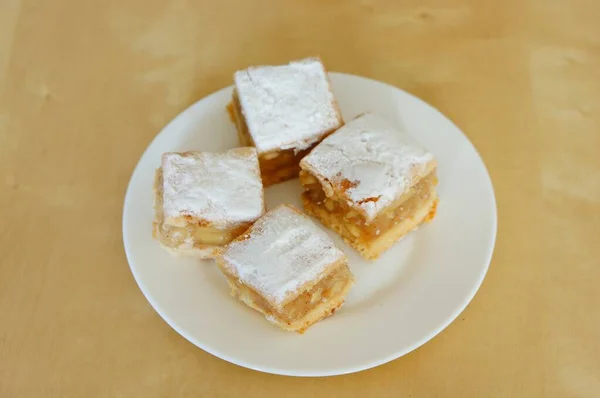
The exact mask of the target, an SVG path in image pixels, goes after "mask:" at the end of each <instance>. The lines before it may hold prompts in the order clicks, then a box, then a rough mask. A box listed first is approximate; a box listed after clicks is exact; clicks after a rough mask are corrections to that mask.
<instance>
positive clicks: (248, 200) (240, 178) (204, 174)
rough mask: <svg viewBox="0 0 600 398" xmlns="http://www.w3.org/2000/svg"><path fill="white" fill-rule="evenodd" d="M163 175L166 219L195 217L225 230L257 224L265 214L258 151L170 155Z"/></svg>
mask: <svg viewBox="0 0 600 398" xmlns="http://www.w3.org/2000/svg"><path fill="white" fill-rule="evenodd" d="M162 173H163V211H164V214H165V217H166V218H169V217H171V218H177V217H182V216H191V217H195V218H199V219H202V220H206V221H208V222H209V223H211V224H212V225H214V226H216V227H219V228H224V227H231V226H235V225H236V224H239V223H243V222H251V221H254V220H255V219H257V218H258V217H260V216H261V214H262V213H263V211H264V201H263V186H262V182H261V179H260V170H259V166H258V157H257V154H256V151H255V150H254V148H238V149H232V150H230V151H227V152H224V153H208V152H185V153H166V154H164V155H163V158H162Z"/></svg>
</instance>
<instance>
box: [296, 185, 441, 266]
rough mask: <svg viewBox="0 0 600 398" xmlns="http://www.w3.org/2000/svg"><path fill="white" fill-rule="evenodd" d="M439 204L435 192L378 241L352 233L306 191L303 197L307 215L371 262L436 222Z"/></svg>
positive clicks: (385, 232)
mask: <svg viewBox="0 0 600 398" xmlns="http://www.w3.org/2000/svg"><path fill="white" fill-rule="evenodd" d="M438 202H439V199H438V197H437V194H436V193H435V191H434V192H432V194H431V195H430V196H429V198H428V199H427V200H426V201H424V202H423V203H422V204H421V205H420V206H418V207H417V208H415V210H414V211H413V213H412V214H406V215H404V218H403V219H402V220H400V222H398V223H397V224H396V225H394V226H393V227H391V228H390V229H388V230H387V231H384V232H383V233H381V234H380V235H379V236H377V237H376V238H374V239H371V240H365V239H361V237H360V236H359V237H356V236H354V235H352V234H351V233H349V232H348V228H346V226H345V225H346V224H347V223H348V221H347V220H345V219H344V218H343V216H342V215H340V214H339V213H333V212H329V211H328V210H327V209H326V208H325V207H323V206H322V205H318V204H316V203H314V202H313V201H312V200H311V199H310V196H309V195H308V194H307V193H306V192H305V193H303V194H302V204H303V205H304V209H305V210H306V212H307V213H308V214H310V215H312V216H314V217H316V218H317V219H319V221H321V223H323V224H324V225H325V226H326V227H328V228H330V229H332V230H334V231H335V232H337V233H338V234H339V235H340V236H341V237H342V238H343V239H344V241H345V242H346V243H347V244H348V245H350V246H351V247H353V248H354V249H355V250H357V251H358V252H359V253H360V254H361V255H362V256H363V257H364V258H366V259H367V260H374V259H376V258H378V257H379V256H380V255H381V253H383V252H384V251H386V250H387V249H389V248H390V247H392V246H393V245H394V243H396V242H397V241H398V240H400V239H401V238H402V237H404V236H405V235H406V234H408V233H409V232H411V231H413V230H415V229H417V228H418V227H419V226H420V225H421V224H423V223H424V222H428V221H431V220H433V219H434V218H435V214H436V211H437V205H438Z"/></svg>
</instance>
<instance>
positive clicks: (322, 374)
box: [121, 71, 498, 377]
mask: <svg viewBox="0 0 600 398" xmlns="http://www.w3.org/2000/svg"><path fill="white" fill-rule="evenodd" d="M328 73H329V74H331V75H340V76H343V77H350V78H354V79H358V80H363V81H366V82H368V83H370V84H376V85H382V86H385V87H386V88H388V89H392V90H396V91H400V92H402V93H404V94H406V95H408V96H409V97H410V98H411V100H414V101H416V102H418V103H419V104H420V105H421V106H424V107H427V108H430V109H431V110H433V111H434V112H436V113H437V114H438V115H439V116H441V117H442V118H444V119H446V120H447V121H448V122H449V123H450V124H451V125H452V126H453V127H454V128H455V129H456V130H458V131H459V132H460V133H461V135H462V136H463V138H464V139H465V141H466V142H467V144H468V145H469V146H470V147H471V149H473V151H474V152H475V154H476V155H477V158H478V159H479V161H480V163H481V166H482V167H483V171H484V172H485V177H487V178H486V185H487V187H486V188H487V189H486V190H489V193H490V198H491V203H490V205H491V209H490V210H491V211H492V213H493V214H492V216H493V217H491V221H492V225H491V226H490V227H491V235H490V244H489V250H488V253H487V256H486V261H485V267H482V269H481V271H480V273H479V275H478V278H477V281H476V283H475V284H474V285H473V287H472V288H471V291H469V293H468V295H466V296H465V297H466V298H467V299H465V300H464V301H463V302H462V303H461V305H459V306H458V307H457V308H456V310H455V311H454V313H453V314H451V316H449V317H447V319H446V321H444V322H441V323H440V325H439V326H438V327H437V328H435V329H433V330H432V331H431V332H430V333H428V334H425V335H424V336H423V337H422V338H421V339H419V340H418V341H416V342H415V343H413V344H412V345H408V346H406V347H405V348H404V349H403V350H399V351H395V352H393V353H392V354H390V355H388V356H385V357H381V358H379V359H376V360H372V361H369V362H364V363H361V365H354V366H347V367H344V368H335V369H333V370H327V371H316V372H310V371H295V372H294V371H289V370H286V369H278V368H274V367H270V366H258V365H256V364H251V363H246V362H244V361H240V360H238V359H236V358H235V357H232V356H230V355H228V354H224V353H221V352H217V351H218V350H213V349H212V348H211V347H209V346H207V345H205V344H203V343H202V342H201V341H199V340H198V339H196V338H195V337H193V336H191V335H190V334H188V333H187V332H185V331H184V330H180V328H179V327H177V326H176V324H175V322H174V321H172V320H171V319H170V317H169V316H168V315H167V314H166V313H165V312H164V311H163V310H162V309H161V307H160V306H159V305H158V304H157V303H156V302H155V301H154V299H153V298H152V297H151V295H150V294H149V293H148V292H147V290H146V288H145V287H144V284H143V283H141V280H140V276H139V274H137V272H136V270H135V267H133V266H132V265H131V261H130V258H131V254H130V249H128V244H127V238H126V236H127V230H128V227H127V224H126V212H127V208H128V204H129V202H131V200H132V199H131V196H132V195H133V194H132V193H131V192H132V189H131V188H132V184H133V181H134V179H135V177H136V175H137V174H138V173H140V163H141V160H142V159H143V158H144V156H145V155H146V153H147V151H148V150H149V149H150V148H151V147H152V144H153V143H154V142H155V141H156V140H157V139H158V138H159V137H160V136H161V135H162V134H163V133H164V132H165V131H167V130H168V129H169V127H171V126H172V125H174V124H176V123H177V122H178V120H180V119H182V118H183V117H184V114H187V113H188V112H189V111H190V110H191V109H192V108H194V107H195V106H197V105H198V104H199V103H200V102H202V101H204V100H205V99H207V98H209V97H211V96H213V95H216V94H218V93H220V92H222V91H225V90H230V89H232V88H233V85H229V86H226V87H223V88H221V89H219V90H216V91H213V92H211V93H209V94H207V95H205V96H204V97H202V98H200V99H198V100H196V101H194V102H193V103H191V104H190V105H188V106H187V107H186V108H185V109H183V110H182V111H181V112H179V113H178V114H177V115H176V116H175V117H174V118H172V119H171V120H170V121H169V122H168V123H167V124H165V125H164V126H163V127H162V128H161V129H160V131H159V132H158V133H157V134H156V135H155V136H154V137H153V138H152V140H151V141H150V142H149V143H148V144H147V145H146V148H145V149H144V151H143V152H142V154H141V155H140V157H139V159H138V161H137V163H136V166H135V168H134V169H133V172H132V173H131V177H130V179H129V182H128V184H127V189H126V192H125V198H124V201H123V210H122V231H121V233H122V238H123V247H124V251H125V257H126V259H127V264H128V266H129V269H130V271H131V273H132V274H133V277H134V280H135V282H136V284H137V285H138V288H139V289H140V290H141V292H142V294H143V295H144V297H145V298H146V300H147V301H148V303H149V304H150V305H151V306H152V308H153V309H154V311H156V313H157V314H158V315H159V316H160V317H161V318H162V320H163V321H164V322H165V323H166V324H167V325H169V326H170V327H171V328H172V329H173V330H175V331H176V332H177V333H178V334H179V335H180V336H182V337H183V338H184V339H185V340H187V341H188V342H190V343H192V344H193V345H195V346H196V347H198V348H200V349H202V350H204V351H205V352H207V353H209V354H210V355H212V356H214V357H216V358H218V359H221V360H224V361H227V362H230V363H232V364H234V365H237V366H240V367H243V368H246V369H252V370H254V371H259V372H263V373H268V374H274V375H281V376H292V377H328V376H337V375H344V374H351V373H356V372H360V371H363V370H368V369H372V368H375V367H378V366H381V365H384V364H386V363H388V362H391V361H394V360H396V359H398V358H400V357H403V356H405V355H407V354H408V353H410V352H412V351H415V350H416V349H418V348H419V347H421V346H423V345H424V344H426V343H427V342H429V341H430V340H432V339H433V338H434V337H436V336H437V335H438V334H440V333H441V332H442V331H444V330H445V329H446V328H447V327H448V326H449V325H450V324H452V323H453V322H454V321H455V320H456V318H458V316H459V315H460V314H461V313H462V312H463V311H464V310H465V309H466V308H467V307H468V306H469V304H470V303H471V302H472V301H473V298H474V297H475V295H476V294H477V292H478V291H479V289H480V288H481V285H482V284H483V281H484V279H485V277H486V275H487V273H488V271H489V268H490V266H491V262H492V259H493V255H494V251H495V246H496V240H497V233H498V205H497V201H496V194H495V190H494V185H493V183H492V178H491V175H490V173H489V170H488V168H487V165H486V163H485V161H484V159H483V157H482V156H481V154H480V153H479V151H478V150H477V148H476V147H475V145H473V143H472V142H471V140H470V139H469V137H468V136H467V135H466V134H465V133H464V131H463V130H462V129H460V128H459V127H458V126H457V125H456V123H455V122H454V121H453V120H452V119H451V118H450V117H448V116H446V115H445V114H443V113H442V112H441V111H439V110H438V109H437V108H436V107H435V106H433V105H431V104H429V103H427V102H425V101H424V100H422V99H421V98H419V97H417V96H416V95H414V94H412V93H410V92H408V91H406V90H404V89H402V88H399V87H396V86H394V85H392V84H389V83H386V82H383V81H379V80H375V79H372V78H369V77H364V76H358V75H355V74H350V73H343V72H332V71H329V72H328Z"/></svg>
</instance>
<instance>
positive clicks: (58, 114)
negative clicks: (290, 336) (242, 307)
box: [0, 0, 600, 397]
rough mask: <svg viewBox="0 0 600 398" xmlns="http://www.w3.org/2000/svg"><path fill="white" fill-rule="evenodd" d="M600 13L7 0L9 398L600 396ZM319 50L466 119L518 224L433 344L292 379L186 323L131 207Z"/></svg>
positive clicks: (592, 5) (525, 4) (2, 72)
mask: <svg viewBox="0 0 600 398" xmlns="http://www.w3.org/2000/svg"><path fill="white" fill-rule="evenodd" d="M598 21H600V3H599V2H597V1H594V0H589V1H585V0H572V1H566V0H565V1H560V0H557V1H546V0H526V1H523V0H507V1H497V2H490V1H476V0H454V1H442V0H426V1H416V0H408V1H394V0H381V1H374V0H373V1H370V0H363V1H341V0H338V1H317V0H310V1H292V0H286V1H283V0H282V1H278V2H273V1H266V0H263V1H220V2H216V1H204V0H203V1H195V2H192V1H180V0H172V1H168V2H167V1H165V2H162V1H158V0H148V1H140V0H106V1H98V2H88V1H78V0H56V1H41V0H21V1H19V0H6V1H2V2H0V172H1V173H0V176H1V178H2V179H1V180H0V183H1V194H0V220H1V223H2V225H1V228H0V396H1V397H42V396H44V397H86V396H94V397H175V396H194V397H196V396H211V397H216V396H218V397H242V396H244V397H259V396H266V394H275V395H277V396H280V397H296V396H298V397H300V396H307V394H309V393H314V394H316V396H328V397H336V396H340V397H342V396H364V397H366V396H369V397H371V396H373V397H374V396H412V397H508V396H511V397H512V396H514V397H537V396H539V397H542V396H543V397H598V396H600V377H599V375H600V339H598V337H599V335H600V311H599V310H598V308H599V304H600V289H599V288H598V281H600V260H599V258H600V23H599V22H598ZM312 54H319V55H321V56H322V57H323V59H324V60H325V62H326V64H327V65H328V67H329V68H330V69H331V70H335V71H341V72H349V73H354V74H359V75H364V76H368V77H372V78H375V79H379V80H383V81H386V82H388V83H391V84H394V85H397V86H399V87H401V88H403V89H406V90H408V91H410V92H412V93H414V94H416V95H417V96H419V97H421V98H423V99H424V100H425V101H427V102H429V103H431V104H433V105H434V106H436V107H437V108H439V109H440V110H441V111H442V112H444V113H445V114H447V115H448V116H449V117H450V118H452V119H453V120H454V121H455V122H456V123H457V124H458V125H459V126H460V127H461V128H463V129H464V131H465V132H466V133H467V135H468V136H469V138H470V139H471V140H472V142H473V143H474V144H475V146H476V147H477V149H478V150H479V152H480V153H481V155H482V157H483V158H484V160H485V162H486V164H487V166H488V168H489V170H490V173H491V176H492V179H493V182H494V186H495V189H496V194H497V200H498V206H499V234H498V241H497V245H496V252H495V255H494V259H493V262H492V266H491V268H490V271H489V274H488V276H487V278H486V280H485V282H484V284H483V286H482V288H481V290H480V292H479V293H478V294H477V296H476V297H475V299H474V301H473V302H472V303H471V305H469V307H468V308H467V310H466V311H465V312H464V313H463V314H462V315H461V316H460V317H459V319H458V320H456V321H455V322H454V323H453V324H452V325H451V326H450V327H449V328H448V329H446V330H445V331H444V332H443V333H442V334H441V335H439V336H438V337H436V338H435V339H434V340H433V341H431V342H430V343H428V344H426V345H425V346H423V347H422V348H420V349H418V350H417V351H415V352H413V353H411V354H409V355H407V356H405V357H403V358H401V359H399V360H396V361H394V362H392V363H389V364H387V365H384V366H381V367H379V368H376V369H373V370H369V371H365V372H362V373H358V374H355V375H348V376H341V377H334V378H324V379H294V378H286V377H278V376H271V375H266V374H260V373H257V372H254V371H250V370H246V369H242V368H239V367H237V366H234V365H231V364H228V363H226V362H224V361H221V360H219V359H217V358H214V357H212V356H211V355H209V354H207V353H205V352H203V351H202V350H200V349H198V348H196V347H194V346H193V345H192V344H190V343H188V342H187V341H185V340H184V339H183V338H182V337H180V336H179V335H177V333H176V332H174V331H173V330H171V329H170V328H169V327H168V326H167V325H166V324H165V323H164V322H163V321H162V320H161V319H160V318H159V316H158V315H157V314H156V313H155V312H154V311H153V310H152V308H151V307H150V306H149V304H148V303H147V302H146V300H145V299H144V297H143V296H142V294H141V292H140V291H139V289H138V288H137V286H136V284H135V282H134V280H133V278H132V275H131V273H130V271H129V268H128V266H127V263H126V260H125V256H124V252H123V248H122V240H121V211H122V202H123V196H124V193H125V189H126V185H127V182H128V180H129V177H130V174H131V172H132V170H133V167H134V166H135V164H136V162H137V160H138V158H139V156H140V155H141V153H142V152H143V150H144V149H145V147H146V146H147V145H148V143H149V142H150V140H151V139H152V138H153V137H154V136H155V135H156V134H157V132H158V131H159V130H160V129H161V127H162V126H163V125H165V124H166V123H167V122H168V121H169V120H170V119H171V118H172V117H173V116H175V115H176V114H177V113H179V112H180V111H181V110H183V109H184V108H185V107H186V106H188V105H189V104H191V103H192V102H194V101H195V100H197V99H199V98H201V97H203V96H205V95H207V94H209V93H211V92H213V91H215V90H216V89H219V88H221V87H223V86H226V85H229V84H230V83H231V75H232V73H233V71H234V70H236V69H239V68H243V67H245V66H247V65H248V64H251V63H278V62H285V61H287V60H289V59H294V58H298V57H303V56H306V55H312Z"/></svg>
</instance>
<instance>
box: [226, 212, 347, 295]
mask: <svg viewBox="0 0 600 398" xmlns="http://www.w3.org/2000/svg"><path fill="white" fill-rule="evenodd" d="M343 258H345V255H344V253H343V252H342V251H341V250H340V249H338V248H337V247H335V245H334V243H333V241H332V240H331V238H329V236H328V235H327V234H326V233H325V232H323V231H322V230H321V229H320V228H319V227H317V226H316V225H315V224H314V223H313V222H312V221H311V220H310V219H309V218H308V217H306V216H305V215H303V214H301V213H300V212H299V211H297V210H295V209H293V208H291V207H290V206H279V207H277V208H275V209H273V210H271V211H269V212H268V213H267V214H265V215H264V216H263V217H262V218H260V219H259V220H258V221H257V222H256V223H255V224H254V226H253V227H252V229H251V230H250V231H249V236H247V237H246V239H245V240H239V241H234V242H232V243H231V244H230V245H229V246H228V247H227V249H226V250H225V252H224V253H223V259H224V260H225V262H226V264H227V265H228V266H229V267H231V268H232V271H233V273H234V274H235V275H237V276H238V278H239V279H240V281H241V282H243V283H244V284H246V285H249V286H251V287H252V288H254V289H255V290H256V291H257V292H259V293H260V294H261V295H263V296H264V297H265V298H266V299H267V300H269V301H270V302H271V303H273V304H274V305H276V306H278V307H280V306H282V305H283V304H285V303H286V299H289V298H290V295H292V294H294V293H296V292H297V290H298V289H299V288H300V287H302V286H303V285H304V284H305V283H307V282H310V281H313V280H315V279H317V278H320V277H321V276H322V275H323V272H324V271H325V270H326V269H327V267H328V266H330V265H331V264H332V263H334V262H337V261H339V260H341V259H343Z"/></svg>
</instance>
